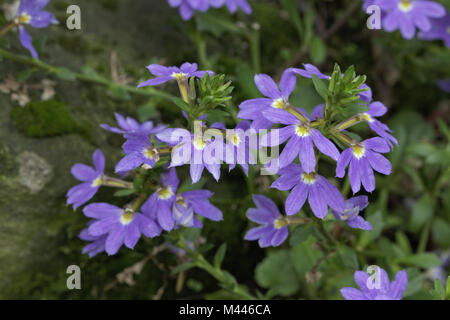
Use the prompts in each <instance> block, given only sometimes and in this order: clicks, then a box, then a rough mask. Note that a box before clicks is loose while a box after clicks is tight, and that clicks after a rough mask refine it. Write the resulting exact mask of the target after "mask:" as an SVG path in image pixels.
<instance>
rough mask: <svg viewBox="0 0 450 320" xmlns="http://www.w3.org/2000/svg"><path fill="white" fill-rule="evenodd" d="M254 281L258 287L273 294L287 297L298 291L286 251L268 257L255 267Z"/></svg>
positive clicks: (294, 274) (293, 270)
mask: <svg viewBox="0 0 450 320" xmlns="http://www.w3.org/2000/svg"><path fill="white" fill-rule="evenodd" d="M255 279H256V282H257V283H258V285H259V286H261V287H263V288H266V289H270V290H272V291H273V292H274V294H279V295H281V296H289V295H291V294H294V293H295V292H296V291H297V290H298V289H299V283H298V279H297V276H296V273H295V269H294V266H293V265H292V261H291V256H290V254H289V251H287V250H279V251H274V252H271V253H269V255H268V256H267V257H266V258H265V259H264V260H263V261H262V262H261V263H259V264H258V265H257V266H256V269H255Z"/></svg>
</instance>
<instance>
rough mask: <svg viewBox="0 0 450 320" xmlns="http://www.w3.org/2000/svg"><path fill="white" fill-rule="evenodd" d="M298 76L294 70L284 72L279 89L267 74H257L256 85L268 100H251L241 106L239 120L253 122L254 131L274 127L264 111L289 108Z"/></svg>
mask: <svg viewBox="0 0 450 320" xmlns="http://www.w3.org/2000/svg"><path fill="white" fill-rule="evenodd" d="M296 82H297V81H296V76H295V73H293V72H292V69H287V70H285V71H284V72H283V75H282V77H281V80H280V87H279V88H278V86H277V84H276V83H275V81H273V80H272V78H271V77H269V76H268V75H266V74H257V75H256V76H255V84H256V87H257V88H258V90H259V91H260V92H261V93H262V94H263V95H264V96H265V97H266V98H257V99H250V100H246V101H244V102H242V103H241V104H240V105H239V108H240V111H239V113H238V118H241V119H247V120H252V121H253V122H252V124H251V127H252V128H254V129H267V128H270V127H272V125H273V121H271V119H269V118H266V117H264V115H263V113H262V112H263V111H264V110H267V109H285V108H287V107H288V106H289V96H290V95H291V93H292V91H294V89H295V85H296Z"/></svg>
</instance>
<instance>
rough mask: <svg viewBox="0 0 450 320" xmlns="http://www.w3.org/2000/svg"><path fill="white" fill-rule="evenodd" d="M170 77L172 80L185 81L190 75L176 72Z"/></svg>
mask: <svg viewBox="0 0 450 320" xmlns="http://www.w3.org/2000/svg"><path fill="white" fill-rule="evenodd" d="M170 76H171V77H172V78H174V79H176V80H177V81H183V80H185V79H186V78H187V76H188V75H187V73H184V72H178V73H175V72H174V73H172V74H171V75H170Z"/></svg>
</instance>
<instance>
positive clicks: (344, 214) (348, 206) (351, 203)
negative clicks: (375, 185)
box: [332, 196, 372, 230]
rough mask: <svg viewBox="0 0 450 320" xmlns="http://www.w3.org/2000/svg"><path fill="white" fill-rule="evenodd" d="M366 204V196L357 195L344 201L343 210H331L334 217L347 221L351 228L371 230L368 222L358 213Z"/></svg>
mask: <svg viewBox="0 0 450 320" xmlns="http://www.w3.org/2000/svg"><path fill="white" fill-rule="evenodd" d="M368 204H369V200H368V198H367V196H357V197H353V198H350V199H348V200H346V201H345V209H344V211H340V212H338V211H336V210H332V212H333V215H334V216H335V218H336V219H338V220H341V221H345V222H347V224H348V225H349V226H350V227H351V228H355V229H362V230H372V225H371V224H370V222H367V221H366V220H364V218H363V217H361V216H360V215H359V212H360V211H362V210H364V209H365V208H366V207H367V205H368Z"/></svg>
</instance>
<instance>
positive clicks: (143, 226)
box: [83, 203, 161, 255]
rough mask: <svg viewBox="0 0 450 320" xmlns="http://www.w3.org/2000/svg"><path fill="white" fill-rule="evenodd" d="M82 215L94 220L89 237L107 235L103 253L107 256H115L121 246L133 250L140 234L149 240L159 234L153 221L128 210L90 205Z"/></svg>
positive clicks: (89, 229)
mask: <svg viewBox="0 0 450 320" xmlns="http://www.w3.org/2000/svg"><path fill="white" fill-rule="evenodd" d="M83 213H84V215H85V216H87V217H90V218H94V219H95V220H96V221H95V222H93V223H92V224H91V225H90V226H89V228H88V233H89V235H91V236H94V237H98V236H103V235H107V237H106V240H105V251H106V253H108V254H109V255H113V254H116V253H117V251H118V250H119V248H120V247H121V246H122V244H125V246H126V247H128V248H130V249H133V248H134V246H135V245H136V243H137V242H138V240H139V238H140V237H141V233H142V234H144V235H145V236H147V237H149V238H153V237H156V236H158V235H159V234H160V233H161V228H160V227H159V226H158V225H157V224H156V223H155V222H154V221H153V220H151V219H149V218H148V217H146V216H144V215H142V214H141V213H139V212H135V211H133V210H132V209H129V208H127V209H121V208H119V207H116V206H113V205H110V204H108V203H92V204H90V205H87V206H86V207H85V208H84V210H83Z"/></svg>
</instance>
